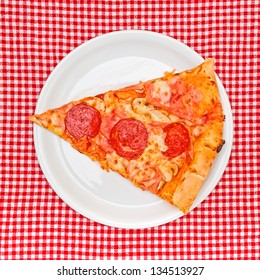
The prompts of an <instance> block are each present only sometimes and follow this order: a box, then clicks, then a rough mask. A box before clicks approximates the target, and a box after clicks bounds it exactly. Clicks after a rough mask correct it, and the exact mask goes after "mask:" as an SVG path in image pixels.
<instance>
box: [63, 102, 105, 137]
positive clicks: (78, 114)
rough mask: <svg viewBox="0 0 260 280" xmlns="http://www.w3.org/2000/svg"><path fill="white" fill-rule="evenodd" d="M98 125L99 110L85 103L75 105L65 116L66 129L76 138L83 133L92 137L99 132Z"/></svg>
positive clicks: (99, 118) (99, 119) (99, 122)
mask: <svg viewBox="0 0 260 280" xmlns="http://www.w3.org/2000/svg"><path fill="white" fill-rule="evenodd" d="M100 125H101V115H100V112H99V111H98V110H97V109H95V108H93V107H91V106H89V105H87V104H86V103H80V104H77V105H75V106H74V107H72V108H71V109H70V110H69V111H68V112H67V115H66V117H65V126H66V129H67V131H68V132H69V134H70V135H72V136H73V137H74V138H76V139H77V140H79V139H80V138H81V137H83V136H84V135H86V136H87V137H88V138H94V137H95V136H96V135H97V134H98V132H99V129H100Z"/></svg>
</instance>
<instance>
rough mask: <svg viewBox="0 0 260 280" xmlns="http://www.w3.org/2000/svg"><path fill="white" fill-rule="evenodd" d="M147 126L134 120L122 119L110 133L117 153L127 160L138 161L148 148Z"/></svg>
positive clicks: (111, 141) (112, 144)
mask: <svg viewBox="0 0 260 280" xmlns="http://www.w3.org/2000/svg"><path fill="white" fill-rule="evenodd" d="M147 140H148V133H147V130H146V128H145V126H144V125H143V124H142V123H141V122H140V121H138V120H136V119H133V118H127V119H121V120H120V121H118V122H117V123H116V124H115V126H114V127H113V128H112V130H111V132H110V143H111V146H112V147H113V149H114V150H115V151H116V153H117V154H118V155H119V156H121V157H124V158H126V159H137V158H138V157H139V156H140V155H141V154H142V153H143V151H144V150H145V148H146V146H147Z"/></svg>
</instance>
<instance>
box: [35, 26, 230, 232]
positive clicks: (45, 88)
mask: <svg viewBox="0 0 260 280" xmlns="http://www.w3.org/2000/svg"><path fill="white" fill-rule="evenodd" d="M122 34H124V35H127V34H149V35H152V36H157V37H160V38H164V39H166V40H169V42H172V43H173V42H174V43H177V44H178V45H179V46H181V47H182V48H185V49H187V50H188V51H189V52H193V54H194V55H196V56H198V58H200V59H201V61H204V59H203V58H202V57H201V56H200V55H199V54H198V53H197V52H196V51H195V50H193V49H192V48H191V47H189V46H187V45H186V44H184V43H183V42H181V41H179V40H177V39H175V38H172V37H169V36H167V35H165V34H162V33H158V32H154V31H146V30H119V31H113V32H109V33H105V34H102V35H99V36H96V37H94V38H92V39H90V40H88V41H86V42H83V43H82V44H80V45H79V46H77V47H76V48H74V49H73V50H72V51H70V52H69V53H68V54H67V55H65V57H63V58H62V59H61V60H60V61H59V62H58V64H57V65H56V66H55V67H54V69H53V70H52V71H51V73H50V75H49V76H48V78H47V79H46V80H45V82H44V85H43V87H42V89H41V91H40V94H39V96H38V100H37V104H36V109H35V113H38V112H39V109H40V107H41V103H42V100H44V93H45V92H46V91H48V85H49V83H51V82H52V79H54V78H55V74H56V72H57V71H58V70H59V68H61V67H62V66H63V64H64V63H66V61H68V60H69V59H70V58H71V57H72V56H73V55H75V53H76V52H77V51H80V50H81V49H82V48H85V47H86V46H88V45H89V44H95V42H97V41H98V40H103V39H106V38H108V37H111V36H112V37H113V36H120V35H122ZM215 75H216V79H217V84H218V86H219V87H220V90H222V92H223V93H224V96H221V97H222V98H224V99H225V102H227V105H228V107H229V108H228V109H229V110H228V112H229V118H228V119H229V121H230V123H229V128H231V129H230V131H229V133H230V135H229V136H230V139H229V140H230V143H229V149H228V150H227V152H228V154H227V155H226V157H225V161H224V166H225V167H224V168H223V172H222V173H221V175H219V176H218V177H219V178H218V179H217V181H216V183H214V184H213V186H212V187H211V188H208V189H207V192H206V193H204V196H203V197H202V198H201V199H199V200H198V201H197V203H196V205H194V203H193V206H192V207H191V209H190V211H189V212H191V211H192V210H193V209H194V208H196V207H197V206H199V205H200V204H201V203H202V202H203V201H204V200H205V199H207V197H208V196H209V194H210V193H211V192H212V191H213V190H214V189H215V187H216V186H217V184H218V182H219V181H220V180H221V178H222V176H223V173H224V172H225V169H226V167H227V164H228V161H229V158H230V155H231V151H232V146H233V131H234V129H233V116H232V109H231V106H230V102H229V99H228V95H227V93H226V90H225V88H224V86H223V84H222V82H221V80H220V79H219V77H218V76H217V74H216V73H215ZM39 129H40V128H39V127H38V126H37V125H36V124H34V128H33V130H34V131H33V134H34V146H35V150H36V155H37V159H38V162H39V164H40V167H41V169H42V172H43V174H44V176H45V178H46V180H47V181H48V183H49V185H50V187H51V188H52V189H53V190H54V191H55V193H56V194H57V195H58V196H59V197H60V198H61V199H62V200H63V201H64V202H65V203H66V204H67V205H68V206H69V207H71V208H72V209H74V210H75V211H76V212H77V213H80V214H81V215H83V216H84V217H86V218H88V219H91V220H92V221H95V222H98V223H101V224H103V225H106V226H112V227H116V228H127V229H138V228H140V229H141V228H150V227H155V226H160V225H164V224H166V223H168V222H171V221H174V220H176V219H179V218H180V217H182V216H184V214H183V213H182V212H180V211H179V213H177V214H175V215H174V216H175V217H173V218H171V219H169V218H164V219H161V220H160V221H156V222H150V223H145V224H143V225H140V224H138V225H134V224H129V223H128V224H127V225H126V224H125V225H122V224H120V223H118V222H113V221H109V222H107V221H104V219H102V218H98V217H97V216H96V215H92V213H88V214H87V215H86V213H83V212H84V211H82V210H80V209H78V207H77V205H76V204H75V201H73V200H71V199H70V198H68V197H65V196H64V193H62V192H61V191H60V189H59V188H57V187H56V184H55V182H54V181H55V180H53V176H51V174H50V172H49V171H48V169H47V168H46V166H45V165H44V163H43V158H42V151H40V148H39V146H38V145H37V142H38V141H39V139H38V137H39V135H38V131H39Z"/></svg>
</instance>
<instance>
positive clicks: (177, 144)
mask: <svg viewBox="0 0 260 280" xmlns="http://www.w3.org/2000/svg"><path fill="white" fill-rule="evenodd" d="M163 131H164V132H166V137H165V140H164V142H165V144H166V145H167V146H168V149H167V150H166V151H165V152H162V154H163V155H164V156H166V157H169V158H174V157H177V156H179V155H181V154H182V153H183V152H185V151H186V150H187V149H188V147H189V144H190V135H189V131H188V130H187V128H186V127H185V126H184V125H182V124H180V123H171V124H168V125H167V126H166V127H165V128H164V129H163Z"/></svg>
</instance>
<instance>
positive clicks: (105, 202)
mask: <svg viewBox="0 0 260 280" xmlns="http://www.w3.org/2000/svg"><path fill="white" fill-rule="evenodd" d="M201 62H203V58H202V57H200V56H199V55H198V54H197V53H196V52H195V51H193V50H192V49H190V48H189V47H187V46H186V45H184V44H183V43H180V42H179V41H177V40H174V39H172V38H170V37H167V36H165V35H162V34H158V33H154V32H149V31H137V30H134V31H133V30H132V31H117V32H112V33H109V34H106V35H102V36H99V37H96V38H94V39H92V40H90V41H88V42H86V43H84V44H82V45H80V46H79V47H77V48H76V49H74V50H73V51H72V52H71V53H69V54H68V55H67V56H66V57H65V58H64V59H63V60H62V61H61V62H60V63H59V64H58V65H57V67H56V68H55V69H54V71H53V72H52V73H51V75H50V76H49V78H48V79H47V81H46V83H45V85H44V87H43V89H42V91H41V94H40V97H39V100H38V103H37V108H36V113H42V112H44V111H46V110H48V109H51V108H55V107H59V106H61V105H63V104H65V103H67V102H69V101H71V100H73V99H79V98H82V97H85V96H89V95H95V94H98V93H102V92H105V91H107V90H110V89H117V88H121V87H124V86H127V85H131V84H134V83H138V82H139V81H140V80H142V81H145V80H148V79H152V78H156V77H159V76H162V75H163V73H164V72H165V71H169V70H172V69H173V68H175V69H176V71H182V70H186V69H189V68H192V67H195V66H197V65H198V64H200V63H201ZM217 83H218V87H219V91H220V95H221V101H222V105H223V109H224V113H225V116H226V120H225V125H224V139H225V141H226V144H225V145H224V147H223V149H222V151H221V152H220V153H219V154H218V155H217V157H216V159H215V161H214V164H213V166H212V169H211V171H210V174H209V176H208V178H207V180H206V181H205V182H204V184H203V186H202V188H201V190H200V192H199V194H198V196H197V198H196V200H195V202H194V204H193V206H192V209H193V208H194V207H196V206H197V205H198V204H199V203H201V202H202V201H203V200H204V199H205V198H206V197H207V196H208V195H209V193H210V192H211V191H212V190H213V188H214V187H215V186H216V184H217V183H218V181H219V180H220V178H221V176H222V174H223V172H224V170H225V167H226V165H227V162H228V159H229V156H230V152H231V146H232V139H233V135H232V133H233V122H232V114H231V108H230V104H229V101H228V97H227V94H226V92H225V90H224V87H223V85H222V84H221V82H220V80H219V79H218V78H217ZM34 140H35V147H36V153H37V157H38V160H39V163H40V165H41V168H42V170H43V172H44V174H45V176H46V178H47V180H48V182H49V183H50V185H51V186H52V188H53V189H54V190H55V192H56V193H57V194H58V195H59V196H60V197H61V198H62V199H63V200H64V201H65V202H66V203H67V204H68V205H69V206H70V207H72V208H73V209H74V210H76V211H78V212H79V213H81V214H82V215H83V216H85V217H88V218H90V219H92V220H94V221H97V222H100V223H102V224H105V225H110V226H114V227H120V228H146V227H152V226H158V225H161V224H164V223H167V222H170V221H173V220H175V219H177V218H179V217H181V216H182V215H183V213H182V212H180V211H179V210H178V209H177V208H175V207H174V206H171V205H170V204H169V203H167V202H165V201H163V200H161V199H159V198H157V197H156V196H154V195H153V194H150V193H149V192H144V191H142V190H141V189H139V188H136V187H134V186H133V185H132V184H131V183H130V182H129V181H128V180H126V179H125V178H123V177H121V176H120V175H118V174H116V173H115V172H106V171H104V170H102V169H101V168H100V167H99V166H98V164H97V163H95V162H92V161H91V160H90V159H88V158H87V157H86V156H84V155H82V154H80V153H79V152H77V151H76V150H74V149H73V148H72V147H71V146H70V145H69V144H68V143H67V142H65V141H63V140H61V139H60V138H59V137H57V136H56V135H54V134H53V133H51V132H49V131H47V130H46V129H43V128H41V127H39V126H37V125H35V126H34Z"/></svg>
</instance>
